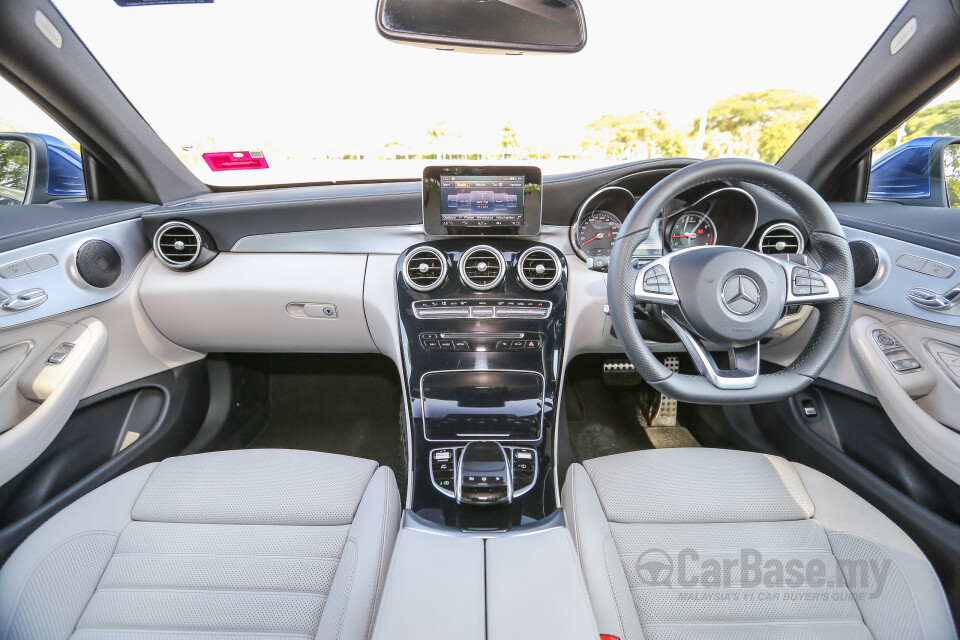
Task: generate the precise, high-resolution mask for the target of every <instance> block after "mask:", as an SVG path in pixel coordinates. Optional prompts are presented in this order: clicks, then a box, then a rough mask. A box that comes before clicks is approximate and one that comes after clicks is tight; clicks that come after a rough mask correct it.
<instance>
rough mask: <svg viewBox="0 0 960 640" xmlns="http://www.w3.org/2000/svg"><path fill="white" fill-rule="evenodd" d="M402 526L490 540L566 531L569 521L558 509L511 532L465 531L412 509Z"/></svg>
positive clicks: (460, 536)
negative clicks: (559, 530)
mask: <svg viewBox="0 0 960 640" xmlns="http://www.w3.org/2000/svg"><path fill="white" fill-rule="evenodd" d="M400 526H401V527H403V528H404V529H411V530H414V531H420V532H422V533H430V534H433V535H437V536H452V537H456V538H481V539H484V540H486V539H489V538H507V537H515V536H529V535H536V534H538V533H543V532H544V531H551V530H553V529H564V528H566V526H567V521H566V518H565V517H564V515H563V509H562V508H560V507H557V508H556V509H555V510H554V511H553V513H551V514H550V515H548V516H546V517H545V518H543V519H541V520H537V521H536V523H535V524H530V525H525V526H519V527H517V528H515V529H511V530H509V531H469V530H467V531H464V530H462V529H454V528H453V527H447V526H444V525H442V524H437V523H435V522H431V521H429V520H427V519H425V518H422V517H421V516H418V515H417V514H416V513H414V511H413V510H411V509H404V510H403V518H402V519H401V522H400Z"/></svg>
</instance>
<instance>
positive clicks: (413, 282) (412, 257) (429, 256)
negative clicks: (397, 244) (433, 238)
mask: <svg viewBox="0 0 960 640" xmlns="http://www.w3.org/2000/svg"><path fill="white" fill-rule="evenodd" d="M446 277H447V256H446V255H444V254H443V253H441V252H440V250H439V249H434V248H433V247H420V248H419V249H414V250H413V251H411V252H410V253H409V254H407V259H406V260H404V262H403V281H404V282H406V283H407V286H408V287H410V288H411V289H414V290H416V291H433V290H434V289H436V288H437V287H439V286H440V285H441V284H443V280H444V278H446Z"/></svg>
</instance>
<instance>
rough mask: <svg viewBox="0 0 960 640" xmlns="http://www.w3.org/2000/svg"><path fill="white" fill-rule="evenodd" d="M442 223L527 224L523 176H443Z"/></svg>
mask: <svg viewBox="0 0 960 640" xmlns="http://www.w3.org/2000/svg"><path fill="white" fill-rule="evenodd" d="M440 224H442V225H443V226H445V227H457V226H459V227H481V226H490V225H492V224H493V225H499V226H506V227H521V226H523V176H489V177H488V176H444V175H441V176H440Z"/></svg>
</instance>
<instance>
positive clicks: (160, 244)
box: [153, 222, 202, 269]
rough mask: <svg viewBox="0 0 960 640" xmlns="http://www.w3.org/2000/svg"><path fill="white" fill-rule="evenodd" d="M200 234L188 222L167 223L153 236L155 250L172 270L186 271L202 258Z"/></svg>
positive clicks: (161, 260)
mask: <svg viewBox="0 0 960 640" xmlns="http://www.w3.org/2000/svg"><path fill="white" fill-rule="evenodd" d="M201 244H202V241H201V240H200V232H198V231H197V230H196V229H194V228H193V227H192V226H190V225H189V224H187V223H186V222H167V223H166V224H164V225H163V226H161V227H160V228H159V229H157V233H156V234H154V236H153V250H154V251H155V252H156V253H157V257H158V258H159V259H160V262H162V263H163V264H165V265H166V266H168V267H170V268H171V269H186V268H187V267H189V266H190V265H192V264H193V263H194V262H196V261H197V258H199V257H200V250H201Z"/></svg>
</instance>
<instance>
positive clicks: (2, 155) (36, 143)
mask: <svg viewBox="0 0 960 640" xmlns="http://www.w3.org/2000/svg"><path fill="white" fill-rule="evenodd" d="M85 196H86V189H85V187H84V183H83V164H82V163H81V161H80V156H79V155H78V154H77V152H76V151H74V150H73V148H72V147H70V146H69V145H67V144H66V143H65V142H63V141H62V140H59V139H58V138H54V137H53V136H46V135H40V134H36V133H0V206H2V205H17V204H46V203H48V202H52V201H54V200H62V199H64V198H83V197H85Z"/></svg>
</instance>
